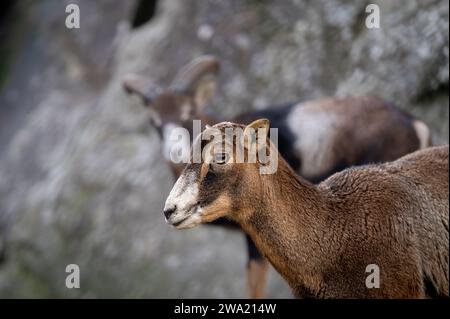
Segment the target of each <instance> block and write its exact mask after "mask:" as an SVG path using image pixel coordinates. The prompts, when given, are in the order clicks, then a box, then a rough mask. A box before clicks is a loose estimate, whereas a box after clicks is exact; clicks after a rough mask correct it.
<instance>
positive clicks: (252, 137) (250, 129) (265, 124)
mask: <svg viewBox="0 0 450 319" xmlns="http://www.w3.org/2000/svg"><path fill="white" fill-rule="evenodd" d="M269 127H270V122H269V120H268V119H259V120H256V121H253V122H252V123H250V124H249V125H247V126H246V127H245V129H244V134H243V137H244V146H245V147H247V148H248V149H251V148H252V147H255V146H256V150H258V151H259V150H260V149H261V148H264V147H265V146H266V141H267V137H268V136H269Z"/></svg>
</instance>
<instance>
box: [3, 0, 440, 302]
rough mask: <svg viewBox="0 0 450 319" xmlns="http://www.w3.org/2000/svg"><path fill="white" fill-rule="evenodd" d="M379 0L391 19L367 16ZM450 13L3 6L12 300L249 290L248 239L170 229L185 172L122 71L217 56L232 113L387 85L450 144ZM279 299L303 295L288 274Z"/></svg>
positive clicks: (359, 8) (220, 103)
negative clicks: (170, 203)
mask: <svg viewBox="0 0 450 319" xmlns="http://www.w3.org/2000/svg"><path fill="white" fill-rule="evenodd" d="M69 3H76V4H78V5H79V8H80V28H79V29H68V28H66V26H65V19H66V16H67V15H68V14H67V13H66V12H65V8H66V5H68V4H69ZM369 3H376V4H378V5H379V7H380V13H381V28H380V29H368V28H366V26H365V18H366V15H367V14H366V12H365V8H366V6H367V5H368V4H369ZM448 22H449V3H448V1H447V0H398V1H372V0H371V1H344V0H326V1H325V0H320V1H317V0H315V1H307V0H284V1H269V0H247V1H244V0H201V1H200V0H198V1H195V0H187V1H184V0H164V1H163V0H159V1H158V0H139V1H138V0H130V1H121V0H96V1H89V0H79V1H75V0H72V1H59V0H40V1H31V0H28V1H27V0H22V1H20V0H18V1H11V0H8V1H2V2H1V4H0V143H1V144H0V146H1V147H0V297H3V298H15V297H25V298H28V297H87V298H90V297H102V298H105V297H119V298H121V297H129V298H135V297H148V298H159V297H161V298H164V297H166V298H168V297H174V298H180V297H184V298H195V297H204V298H208V297H211V298H216V297H222V298H229V297H230V298H231V297H234V298H241V297H245V296H246V294H245V264H246V249H245V241H244V238H243V235H242V234H241V233H238V232H233V231H229V230H226V229H221V228H218V227H207V226H202V227H199V228H197V229H195V230H189V231H175V230H173V229H171V228H170V227H168V226H167V225H166V224H165V222H164V218H163V217H162V207H163V203H164V200H165V198H166V196H167V194H168V192H169V191H170V188H171V186H172V184H173V182H174V181H173V177H172V174H171V171H170V169H169V167H168V165H167V164H166V162H165V161H164V159H163V157H162V155H161V152H160V148H159V147H160V145H159V139H158V136H157V134H156V131H155V129H154V128H153V127H152V126H151V125H150V124H149V122H148V118H147V113H146V111H145V109H144V108H143V107H142V103H141V101H140V100H139V99H138V98H137V97H134V96H128V95H127V94H126V93H125V92H124V91H123V89H122V86H121V78H122V76H123V75H124V74H125V73H128V72H135V73H138V74H142V75H145V76H148V77H149V78H152V79H153V80H154V81H155V82H157V83H159V84H161V85H167V84H168V83H169V81H170V80H171V79H172V78H173V76H174V75H175V73H176V72H177V71H178V70H179V69H180V68H181V67H182V66H183V65H184V64H186V63H187V62H189V61H190V60H192V59H193V58H195V57H197V56H199V55H201V54H206V53H207V54H214V55H216V56H217V57H219V58H220V59H221V61H222V69H221V72H220V75H219V87H218V92H217V94H216V96H215V98H214V103H213V104H212V105H211V109H212V110H213V111H214V112H215V113H217V114H220V115H222V116H224V117H231V116H233V115H237V114H238V113H241V112H243V111H246V110H250V109H262V108H266V107H269V106H271V105H279V104H282V103H285V102H290V101H300V100H307V99H313V98H319V97H324V96H344V95H362V94H372V95H377V96H379V97H382V98H385V99H387V100H390V101H393V102H395V103H396V104H398V105H399V106H400V107H401V108H403V109H405V110H407V111H409V112H411V113H413V114H414V115H416V116H418V117H419V118H421V119H423V120H424V121H425V122H426V123H427V124H429V125H430V126H431V127H432V128H433V130H434V134H435V136H436V137H437V138H438V139H440V140H442V141H444V142H448V132H449V131H448V130H449V96H448V83H449V25H448ZM68 264H77V265H79V267H80V274H81V283H80V284H81V287H80V288H79V289H67V288H66V286H65V279H66V276H67V275H68V274H67V273H66V272H65V269H66V265H68ZM268 297H273V298H290V297H291V293H290V290H289V289H288V287H287V286H286V284H285V283H284V282H283V281H282V280H281V279H280V278H279V276H278V275H277V274H276V273H275V271H273V270H272V271H271V273H270V280H269V288H268Z"/></svg>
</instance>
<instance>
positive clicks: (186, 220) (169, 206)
mask: <svg viewBox="0 0 450 319" xmlns="http://www.w3.org/2000/svg"><path fill="white" fill-rule="evenodd" d="M163 213H164V217H165V218H166V222H167V223H168V224H170V225H172V226H174V227H175V228H178V229H183V228H191V227H194V226H196V225H198V224H200V222H201V218H200V214H201V208H200V206H199V204H198V186H197V184H196V177H195V173H194V172H191V173H186V174H183V175H181V176H180V177H179V178H178V180H177V182H176V183H175V185H174V186H173V188H172V191H171V192H170V194H169V196H168V197H167V200H166V203H165V205H164V211H163Z"/></svg>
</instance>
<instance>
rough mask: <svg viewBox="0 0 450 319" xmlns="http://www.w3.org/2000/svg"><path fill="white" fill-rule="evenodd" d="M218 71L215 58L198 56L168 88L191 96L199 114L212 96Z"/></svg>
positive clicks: (218, 66)
mask: <svg viewBox="0 0 450 319" xmlns="http://www.w3.org/2000/svg"><path fill="white" fill-rule="evenodd" d="M219 69H220V62H219V60H218V59H217V58H216V57H214V56H212V55H204V56H200V57H198V58H197V59H194V60H193V61H191V62H190V63H188V64H187V65H186V66H184V67H183V68H182V69H181V71H180V72H178V74H177V75H176V76H175V79H174V80H173V82H172V84H171V86H170V87H171V89H173V90H178V91H181V92H184V93H185V94H189V95H191V96H192V97H193V98H194V101H195V107H196V111H197V113H200V112H202V111H203V109H204V108H205V106H206V105H208V103H209V102H210V101H211V99H212V98H213V96H214V93H215V91H216V88H217V74H218V72H219Z"/></svg>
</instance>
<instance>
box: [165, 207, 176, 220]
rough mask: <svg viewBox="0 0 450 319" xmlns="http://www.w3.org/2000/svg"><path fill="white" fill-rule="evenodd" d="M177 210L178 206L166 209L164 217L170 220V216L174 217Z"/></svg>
mask: <svg viewBox="0 0 450 319" xmlns="http://www.w3.org/2000/svg"><path fill="white" fill-rule="evenodd" d="M176 209H177V206H173V207H170V208H166V209H164V216H166V218H169V217H170V215H172V214H173V212H174V211H175V210H176Z"/></svg>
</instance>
